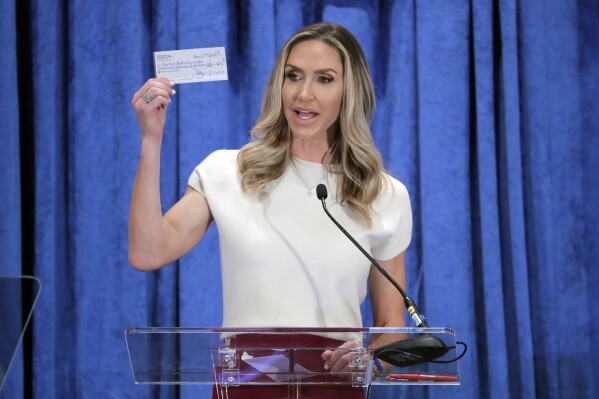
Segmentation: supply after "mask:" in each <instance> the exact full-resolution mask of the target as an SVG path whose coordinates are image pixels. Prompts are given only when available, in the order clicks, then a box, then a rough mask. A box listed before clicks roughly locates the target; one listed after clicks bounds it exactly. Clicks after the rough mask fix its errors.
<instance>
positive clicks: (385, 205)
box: [373, 173, 410, 211]
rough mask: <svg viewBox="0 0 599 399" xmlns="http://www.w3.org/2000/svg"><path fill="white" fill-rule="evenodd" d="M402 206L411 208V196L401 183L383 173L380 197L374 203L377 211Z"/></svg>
mask: <svg viewBox="0 0 599 399" xmlns="http://www.w3.org/2000/svg"><path fill="white" fill-rule="evenodd" d="M398 204H400V206H408V207H409V206H410V194H409V193H408V189H407V187H406V186H405V184H403V183H402V182H401V181H399V180H398V179H396V178H395V177H393V176H391V175H390V174H388V173H383V179H382V185H381V190H380V192H379V195H378V196H377V198H376V200H375V201H374V203H373V207H374V208H375V209H377V210H379V211H380V210H383V209H389V207H391V208H395V207H397V205H398Z"/></svg>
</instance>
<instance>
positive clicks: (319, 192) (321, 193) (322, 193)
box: [316, 183, 428, 327]
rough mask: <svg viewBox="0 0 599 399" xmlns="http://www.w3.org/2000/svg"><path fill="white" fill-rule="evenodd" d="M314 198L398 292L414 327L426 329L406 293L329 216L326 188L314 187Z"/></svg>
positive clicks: (322, 186)
mask: <svg viewBox="0 0 599 399" xmlns="http://www.w3.org/2000/svg"><path fill="white" fill-rule="evenodd" d="M316 197H317V198H318V199H319V200H320V201H321V202H322V207H323V209H324V211H325V212H326V214H327V215H328V217H329V218H330V219H331V220H332V221H333V223H335V225H337V227H338V228H339V230H341V231H342V232H343V234H345V236H346V237H347V238H349V239H350V241H351V242H352V243H353V244H354V245H355V246H356V247H357V248H358V249H359V250H360V252H362V253H363V254H364V256H366V257H367V258H368V260H369V261H370V262H372V264H373V265H374V267H376V268H377V269H378V271H379V272H381V273H382V274H383V276H385V278H386V279H387V280H389V282H390V283H391V284H393V286H394V287H395V288H396V289H397V290H398V291H399V293H400V294H401V296H402V297H403V299H404V305H405V306H406V309H407V310H408V313H409V314H410V317H411V318H412V321H413V322H414V324H415V325H416V327H428V324H426V320H425V318H424V316H423V315H422V313H420V311H419V310H418V307H417V306H416V304H415V303H414V301H413V300H412V299H411V298H410V297H409V296H408V295H407V294H406V292H405V291H404V290H403V288H401V286H400V285H399V284H398V283H397V281H395V280H394V279H393V277H391V276H390V275H389V273H387V271H386V270H385V269H384V268H383V267H382V266H381V265H379V263H378V262H377V261H376V260H375V259H374V258H373V257H372V256H370V254H369V253H368V252H366V250H365V249H364V248H362V246H361V245H360V244H359V243H358V242H357V241H356V240H355V239H354V238H353V237H352V236H351V234H349V233H348V232H347V230H345V228H343V226H341V224H339V222H338V221H337V220H336V219H335V218H334V217H333V215H331V213H330V212H329V210H328V209H327V205H326V203H325V200H326V199H327V197H328V192H327V187H326V186H325V185H324V184H322V183H321V184H319V185H318V186H317V187H316Z"/></svg>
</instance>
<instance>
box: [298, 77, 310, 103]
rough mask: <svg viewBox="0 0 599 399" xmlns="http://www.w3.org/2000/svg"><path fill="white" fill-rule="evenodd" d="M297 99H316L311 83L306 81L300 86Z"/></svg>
mask: <svg viewBox="0 0 599 399" xmlns="http://www.w3.org/2000/svg"><path fill="white" fill-rule="evenodd" d="M297 97H298V99H300V100H311V99H313V98H314V90H313V87H312V82H311V81H309V80H304V81H303V82H302V83H301V84H300V87H299V92H298V93H297Z"/></svg>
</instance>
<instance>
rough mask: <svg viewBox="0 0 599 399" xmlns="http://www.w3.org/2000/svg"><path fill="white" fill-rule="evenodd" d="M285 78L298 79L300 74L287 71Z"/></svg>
mask: <svg viewBox="0 0 599 399" xmlns="http://www.w3.org/2000/svg"><path fill="white" fill-rule="evenodd" d="M287 78H288V79H290V80H300V76H299V75H298V74H297V73H295V72H287Z"/></svg>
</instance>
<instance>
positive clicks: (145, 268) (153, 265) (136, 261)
mask: <svg viewBox="0 0 599 399" xmlns="http://www.w3.org/2000/svg"><path fill="white" fill-rule="evenodd" d="M129 263H130V264H131V266H132V267H133V268H134V269H135V270H139V271H141V272H151V271H153V270H156V269H160V268H161V267H162V266H164V264H163V263H162V262H160V260H159V259H157V257H155V256H152V255H151V254H148V253H144V252H141V251H132V250H129Z"/></svg>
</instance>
